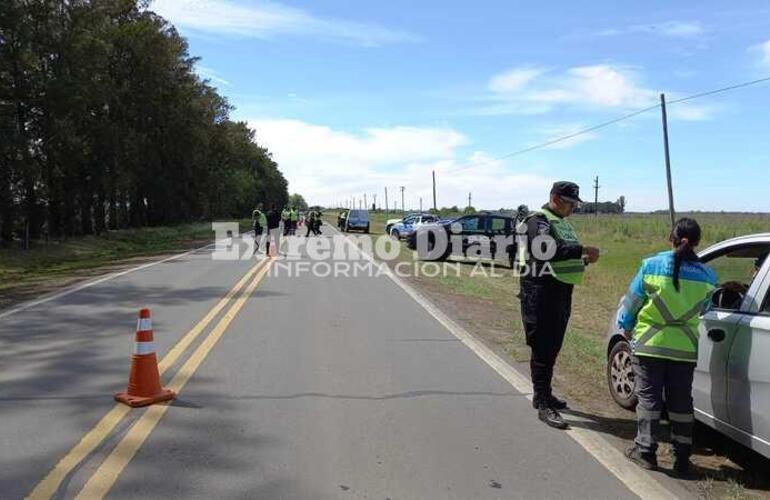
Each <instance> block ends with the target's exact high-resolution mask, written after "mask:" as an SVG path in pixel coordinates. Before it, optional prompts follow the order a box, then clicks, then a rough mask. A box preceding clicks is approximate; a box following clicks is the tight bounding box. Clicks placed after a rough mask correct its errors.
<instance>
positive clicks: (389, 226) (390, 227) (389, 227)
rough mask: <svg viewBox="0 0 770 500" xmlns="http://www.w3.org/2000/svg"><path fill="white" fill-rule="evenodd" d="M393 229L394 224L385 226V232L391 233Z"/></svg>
mask: <svg viewBox="0 0 770 500" xmlns="http://www.w3.org/2000/svg"><path fill="white" fill-rule="evenodd" d="M391 229H393V224H388V225H387V226H385V234H390V230H391Z"/></svg>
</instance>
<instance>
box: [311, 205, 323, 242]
mask: <svg viewBox="0 0 770 500" xmlns="http://www.w3.org/2000/svg"><path fill="white" fill-rule="evenodd" d="M321 215H322V214H321V210H315V211H314V213H313V218H314V219H315V220H314V221H313V234H315V235H316V236H320V235H321V224H322V223H323V221H322V220H321Z"/></svg>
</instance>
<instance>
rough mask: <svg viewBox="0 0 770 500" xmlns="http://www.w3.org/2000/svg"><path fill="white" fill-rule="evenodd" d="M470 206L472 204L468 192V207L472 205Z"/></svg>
mask: <svg viewBox="0 0 770 500" xmlns="http://www.w3.org/2000/svg"><path fill="white" fill-rule="evenodd" d="M472 206H473V205H471V194H470V193H468V207H469V208H470V207H472Z"/></svg>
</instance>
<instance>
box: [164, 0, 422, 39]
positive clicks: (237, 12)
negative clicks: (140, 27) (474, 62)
mask: <svg viewBox="0 0 770 500" xmlns="http://www.w3.org/2000/svg"><path fill="white" fill-rule="evenodd" d="M150 8H151V9H152V10H154V11H155V12H156V13H158V14H160V15H161V16H163V17H165V18H166V19H168V20H169V21H171V22H172V23H173V24H174V25H176V26H177V27H179V28H182V29H184V30H189V31H193V32H201V33H208V34H214V35H221V36H239V37H252V38H262V39H269V38H273V37H275V36H279V35H303V36H311V37H318V38H326V39H332V40H342V41H346V42H351V43H356V44H360V45H364V46H378V45H383V44H388V43H400V42H413V41H417V40H418V37H416V36H415V35H412V34H410V33H406V32H403V31H398V30H391V29H388V28H385V27H383V26H380V25H377V24H371V23H361V22H353V21H346V20H342V19H333V18H323V17H317V16H314V15H312V14H310V13H308V12H307V11H305V10H302V9H298V8H295V7H290V6H287V5H282V4H279V3H270V2H267V3H261V4H260V5H258V6H256V5H241V4H239V3H236V2H234V1H232V0H154V1H153V2H152V4H151V6H150Z"/></svg>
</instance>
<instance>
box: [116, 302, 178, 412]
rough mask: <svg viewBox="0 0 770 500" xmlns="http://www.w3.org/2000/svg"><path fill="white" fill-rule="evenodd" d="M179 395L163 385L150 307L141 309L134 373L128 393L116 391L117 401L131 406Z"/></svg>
mask: <svg viewBox="0 0 770 500" xmlns="http://www.w3.org/2000/svg"><path fill="white" fill-rule="evenodd" d="M174 397H176V394H174V392H173V391H170V390H168V389H163V388H162V387H161V386H160V374H159V373H158V359H157V358H156V357H155V342H153V336H152V319H150V310H149V309H142V310H140V311H139V320H137V322H136V341H135V342H134V354H132V355H131V373H130V374H129V376H128V389H127V390H126V392H118V393H116V394H115V400H116V401H120V402H121V403H125V404H127V405H128V406H131V407H137V406H147V405H151V404H153V403H160V402H161V401H168V400H170V399H174Z"/></svg>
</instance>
